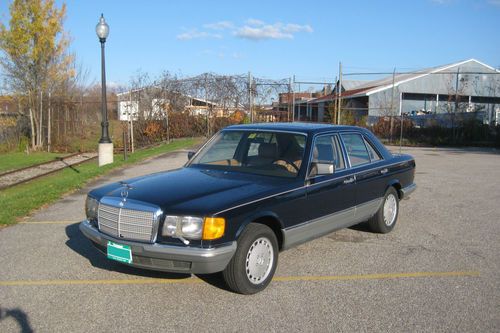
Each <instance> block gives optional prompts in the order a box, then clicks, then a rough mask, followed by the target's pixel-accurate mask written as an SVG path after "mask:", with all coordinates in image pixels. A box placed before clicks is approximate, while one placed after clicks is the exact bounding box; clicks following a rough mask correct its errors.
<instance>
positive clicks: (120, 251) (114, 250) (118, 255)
mask: <svg viewBox="0 0 500 333" xmlns="http://www.w3.org/2000/svg"><path fill="white" fill-rule="evenodd" d="M108 259H111V260H116V261H120V262H125V263H127V264H131V263H132V250H131V249H130V246H128V245H121V244H117V243H113V242H110V241H108Z"/></svg>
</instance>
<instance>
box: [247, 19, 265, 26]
mask: <svg viewBox="0 0 500 333" xmlns="http://www.w3.org/2000/svg"><path fill="white" fill-rule="evenodd" d="M246 24H248V25H257V26H260V25H264V24H265V23H264V22H263V21H261V20H257V19H253V18H249V19H248V20H246Z"/></svg>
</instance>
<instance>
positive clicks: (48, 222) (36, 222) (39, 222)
mask: <svg viewBox="0 0 500 333" xmlns="http://www.w3.org/2000/svg"><path fill="white" fill-rule="evenodd" d="M78 222H80V221H29V222H28V221H24V222H19V224H72V223H78Z"/></svg>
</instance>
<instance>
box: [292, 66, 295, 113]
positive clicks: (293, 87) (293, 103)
mask: <svg viewBox="0 0 500 333" xmlns="http://www.w3.org/2000/svg"><path fill="white" fill-rule="evenodd" d="M292 92H293V97H292V99H293V101H292V105H293V107H292V109H293V111H292V112H293V113H292V122H294V121H295V74H294V75H293V86H292Z"/></svg>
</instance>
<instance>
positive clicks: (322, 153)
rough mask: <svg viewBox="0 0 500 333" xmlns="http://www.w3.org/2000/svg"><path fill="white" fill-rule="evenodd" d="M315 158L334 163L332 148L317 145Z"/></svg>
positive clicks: (326, 145) (314, 152)
mask: <svg viewBox="0 0 500 333" xmlns="http://www.w3.org/2000/svg"><path fill="white" fill-rule="evenodd" d="M313 158H314V159H315V160H318V161H328V162H333V151H332V146H331V145H328V144H320V143H318V144H316V145H315V146H314V150H313Z"/></svg>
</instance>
